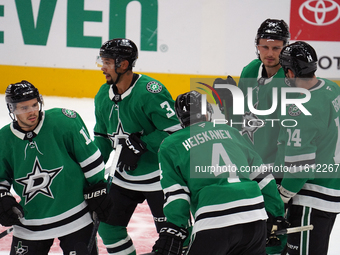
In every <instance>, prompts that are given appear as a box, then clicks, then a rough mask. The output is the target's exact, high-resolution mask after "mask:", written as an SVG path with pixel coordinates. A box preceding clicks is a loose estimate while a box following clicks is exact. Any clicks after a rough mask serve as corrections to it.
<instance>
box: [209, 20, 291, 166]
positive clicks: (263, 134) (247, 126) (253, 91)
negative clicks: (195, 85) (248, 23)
mask: <svg viewBox="0 0 340 255" xmlns="http://www.w3.org/2000/svg"><path fill="white" fill-rule="evenodd" d="M289 38H290V33H289V29H288V26H287V24H286V22H284V21H283V20H277V19H266V20H265V21H264V22H263V23H262V24H261V26H260V27H259V29H258V30H257V34H256V37H255V45H256V52H257V55H258V59H255V60H253V61H252V62H250V63H249V64H248V65H247V66H245V67H244V68H243V70H242V73H241V76H240V80H239V83H238V87H239V88H240V89H241V90H242V92H243V95H244V98H245V105H244V115H232V110H230V111H229V116H230V120H229V124H230V125H231V126H232V127H235V128H237V129H239V130H240V132H241V134H242V135H243V136H244V137H245V138H246V140H247V141H248V142H249V143H250V144H251V145H252V146H253V147H254V148H255V150H256V152H257V153H258V154H259V155H260V156H261V158H262V160H263V162H264V163H265V164H267V165H270V166H273V165H274V162H275V158H276V152H277V144H276V141H277V137H278V133H279V130H280V124H279V122H278V121H277V120H278V119H280V114H281V103H280V98H281V88H282V87H287V85H286V84H285V82H284V77H285V76H284V72H283V69H282V68H281V66H280V64H279V54H280V52H281V49H282V48H283V46H285V45H286V44H288V42H289ZM228 83H230V82H228ZM274 88H275V89H277V93H275V91H274V92H273V89H274ZM216 90H217V92H218V93H219V94H221V95H224V94H225V93H226V91H225V89H216ZM273 93H274V94H275V95H277V101H276V102H275V100H274V99H273V98H274V97H273ZM249 97H251V99H252V101H251V102H252V106H253V108H254V109H256V110H258V111H264V110H268V109H271V107H272V105H273V104H274V103H277V108H276V110H275V111H274V112H273V113H271V114H265V115H259V114H254V111H251V110H250V109H249V107H248V100H249V99H248V98H249ZM227 101H228V100H227ZM229 101H230V100H229ZM217 102H219V101H218V100H217ZM221 107H222V106H221V105H220V108H221ZM273 120H276V121H273Z"/></svg>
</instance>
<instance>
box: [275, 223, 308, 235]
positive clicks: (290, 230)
mask: <svg viewBox="0 0 340 255" xmlns="http://www.w3.org/2000/svg"><path fill="white" fill-rule="evenodd" d="M313 228H314V226H313V225H307V226H301V227H294V228H286V229H280V230H278V231H276V232H275V235H284V234H291V233H296V232H301V231H308V230H313Z"/></svg>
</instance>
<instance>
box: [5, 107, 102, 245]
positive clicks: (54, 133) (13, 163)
mask: <svg viewBox="0 0 340 255" xmlns="http://www.w3.org/2000/svg"><path fill="white" fill-rule="evenodd" d="M0 140H1V142H2V143H3V146H1V147H0V190H8V191H9V190H10V187H11V185H13V189H14V191H15V192H16V193H17V194H18V195H19V197H20V199H21V201H20V204H21V206H22V207H23V209H24V218H22V219H21V220H20V221H21V223H22V225H20V226H19V225H15V226H14V236H16V237H19V238H23V239H26V240H46V239H52V238H56V237H60V236H65V235H68V234H70V233H74V232H76V231H78V230H80V229H82V228H83V227H85V226H87V225H89V224H91V222H92V219H91V216H90V213H89V211H88V207H87V203H86V202H85V201H84V194H83V190H84V188H85V187H87V186H88V185H89V184H92V185H93V184H96V183H98V182H100V181H104V180H105V179H104V162H103V158H102V156H101V154H100V151H99V149H98V148H97V146H95V144H94V142H92V140H91V139H90V137H89V134H88V131H87V129H86V126H85V124H84V123H83V121H82V119H81V117H80V116H79V115H78V114H77V113H76V112H75V111H71V110H67V109H59V108H55V109H51V110H47V111H45V112H44V111H43V112H42V113H41V120H40V122H39V124H38V126H37V127H36V128H35V129H34V130H33V131H29V132H24V131H22V130H21V129H19V128H16V125H15V124H13V123H11V124H9V125H6V126H4V127H3V128H2V129H1V130H0Z"/></svg>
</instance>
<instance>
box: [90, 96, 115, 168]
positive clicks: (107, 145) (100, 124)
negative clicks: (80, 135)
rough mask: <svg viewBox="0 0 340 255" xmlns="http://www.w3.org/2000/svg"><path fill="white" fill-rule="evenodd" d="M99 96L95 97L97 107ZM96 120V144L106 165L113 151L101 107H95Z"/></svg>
mask: <svg viewBox="0 0 340 255" xmlns="http://www.w3.org/2000/svg"><path fill="white" fill-rule="evenodd" d="M96 100H97V96H96V97H95V105H96V106H97V105H100V104H97V103H96ZM95 119H96V123H95V126H94V143H95V145H96V146H97V147H98V148H99V150H100V152H101V154H102V156H103V160H104V163H106V162H107V161H108V159H109V157H110V154H111V152H112V150H113V147H112V144H111V141H110V139H109V138H108V137H107V129H106V125H105V123H104V118H103V116H102V112H101V109H100V107H99V106H98V107H95Z"/></svg>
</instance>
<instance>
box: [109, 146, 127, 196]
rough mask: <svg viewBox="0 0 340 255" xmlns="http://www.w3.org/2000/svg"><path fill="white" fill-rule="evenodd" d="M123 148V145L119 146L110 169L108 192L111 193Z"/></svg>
mask: <svg viewBox="0 0 340 255" xmlns="http://www.w3.org/2000/svg"><path fill="white" fill-rule="evenodd" d="M122 148H123V146H122V145H121V144H117V146H116V152H115V155H114V156H113V159H112V164H111V166H110V168H109V177H108V178H107V185H108V186H107V187H108V192H109V189H110V186H111V183H112V179H113V176H114V175H115V171H116V167H117V164H118V160H119V156H120V153H121V152H122Z"/></svg>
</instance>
